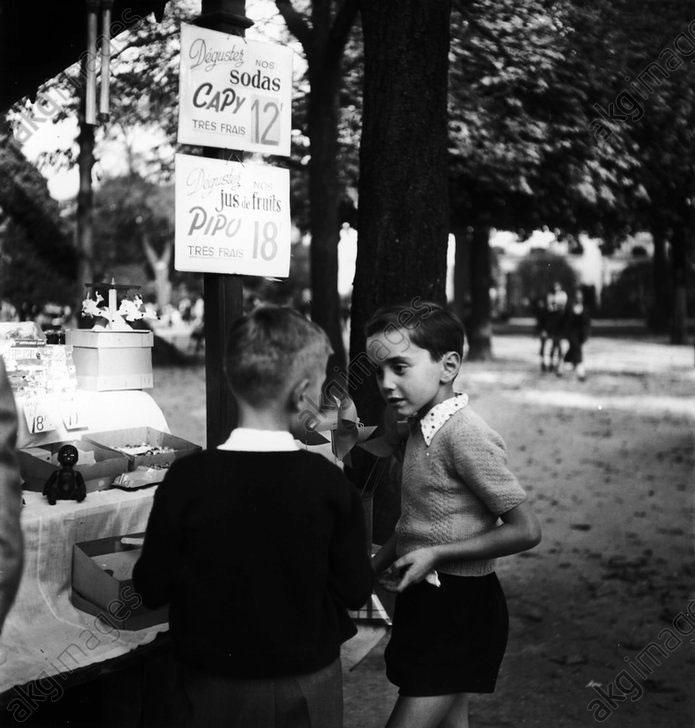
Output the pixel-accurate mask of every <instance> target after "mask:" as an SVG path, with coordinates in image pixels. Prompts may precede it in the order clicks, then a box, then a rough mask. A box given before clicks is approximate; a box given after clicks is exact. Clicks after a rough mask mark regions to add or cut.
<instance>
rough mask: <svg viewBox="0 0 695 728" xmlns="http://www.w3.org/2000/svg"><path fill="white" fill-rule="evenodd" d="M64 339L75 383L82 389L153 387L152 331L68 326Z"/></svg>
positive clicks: (104, 389)
mask: <svg viewBox="0 0 695 728" xmlns="http://www.w3.org/2000/svg"><path fill="white" fill-rule="evenodd" d="M65 342H66V344H68V345H71V346H72V347H73V348H72V360H73V363H74V364H75V370H76V372H77V384H78V386H79V387H81V388H82V389H89V390H97V391H100V392H101V391H109V390H119V389H149V388H151V387H152V386H154V380H153V377H152V346H153V344H154V335H153V334H152V332H151V331H92V330H89V329H70V330H68V331H66V332H65Z"/></svg>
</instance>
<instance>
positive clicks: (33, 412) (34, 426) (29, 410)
mask: <svg viewBox="0 0 695 728" xmlns="http://www.w3.org/2000/svg"><path fill="white" fill-rule="evenodd" d="M24 417H25V419H26V421H27V429H28V430H29V432H31V434H32V435H41V434H42V433H44V432H50V431H51V430H55V429H56V427H57V426H58V425H57V423H56V419H55V417H54V415H53V412H52V411H51V408H50V407H48V406H47V404H46V402H44V401H41V400H36V399H28V400H25V401H24Z"/></svg>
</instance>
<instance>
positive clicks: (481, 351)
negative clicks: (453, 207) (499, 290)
mask: <svg viewBox="0 0 695 728" xmlns="http://www.w3.org/2000/svg"><path fill="white" fill-rule="evenodd" d="M470 266H471V274H470V275H471V313H470V316H469V317H468V320H467V321H466V334H467V338H468V344H469V346H470V349H469V351H468V358H469V359H471V360H472V361H486V360H488V359H492V305H491V302H490V287H491V285H492V263H491V259H490V228H489V227H488V226H487V225H476V227H475V228H474V230H473V236H472V239H471V251H470Z"/></svg>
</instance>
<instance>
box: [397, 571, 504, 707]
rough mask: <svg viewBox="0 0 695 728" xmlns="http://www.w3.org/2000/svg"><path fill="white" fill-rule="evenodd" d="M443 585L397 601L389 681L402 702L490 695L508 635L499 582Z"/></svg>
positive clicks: (482, 579)
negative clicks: (405, 698) (406, 698)
mask: <svg viewBox="0 0 695 728" xmlns="http://www.w3.org/2000/svg"><path fill="white" fill-rule="evenodd" d="M439 579H440V581H441V586H440V587H435V586H432V585H431V584H428V583H426V582H422V583H420V584H416V585H414V586H412V587H409V588H408V589H406V590H405V591H404V592H403V593H402V594H398V596H397V597H396V605H395V610H394V615H393V629H392V632H391V640H390V642H389V644H388V645H387V647H386V652H385V655H384V657H385V660H386V676H387V677H388V679H389V680H390V681H391V682H392V683H393V684H394V685H397V686H398V687H399V688H400V690H399V693H400V694H401V695H403V696H411V697H415V696H425V695H450V694H453V693H491V692H492V691H493V690H494V689H495V682H496V681H497V673H498V672H499V668H500V664H501V662H502V657H503V656H504V651H505V648H506V646H507V634H508V631H509V618H508V615H507V603H506V600H505V598H504V593H503V591H502V587H501V586H500V583H499V581H498V579H497V576H496V575H495V574H494V573H493V574H488V575H487V576H449V575H447V574H440V575H439Z"/></svg>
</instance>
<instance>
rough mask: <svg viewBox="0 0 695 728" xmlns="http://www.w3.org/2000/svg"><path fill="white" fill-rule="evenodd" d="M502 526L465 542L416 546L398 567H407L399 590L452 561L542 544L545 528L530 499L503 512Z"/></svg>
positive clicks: (493, 555) (501, 553)
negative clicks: (424, 546) (533, 509)
mask: <svg viewBox="0 0 695 728" xmlns="http://www.w3.org/2000/svg"><path fill="white" fill-rule="evenodd" d="M500 518H501V519H502V525H501V526H499V527H498V528H493V529H492V530H490V531H485V532H484V533H480V534H477V535H476V536H471V537H470V538H467V539H466V540H465V541H457V542H454V543H451V544H442V545H440V546H430V547H426V548H421V549H416V550H415V551H411V552H410V553H408V554H406V555H405V556H402V557H401V558H400V559H398V561H396V563H395V564H394V566H395V567H396V568H397V569H406V571H405V574H404V575H403V578H402V579H401V581H400V583H399V584H398V586H397V587H396V591H403V589H405V588H406V587H407V586H409V585H410V584H416V583H417V582H420V581H422V580H423V579H424V578H425V577H426V576H427V574H429V573H430V571H432V569H436V568H437V566H438V565H439V564H441V563H443V562H445V561H450V560H463V559H465V560H468V559H471V560H478V559H494V558H497V557H498V556H508V555H509V554H516V553H519V552H520V551H526V550H527V549H530V548H533V547H534V546H536V545H537V544H539V543H540V540H541V527H540V524H539V522H538V519H537V518H536V516H535V514H534V513H533V511H532V510H531V507H530V506H529V505H528V503H527V502H526V501H523V502H522V503H520V504H519V505H518V506H515V507H514V508H512V509H511V510H509V511H507V512H506V513H503V514H502V515H501V516H500Z"/></svg>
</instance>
